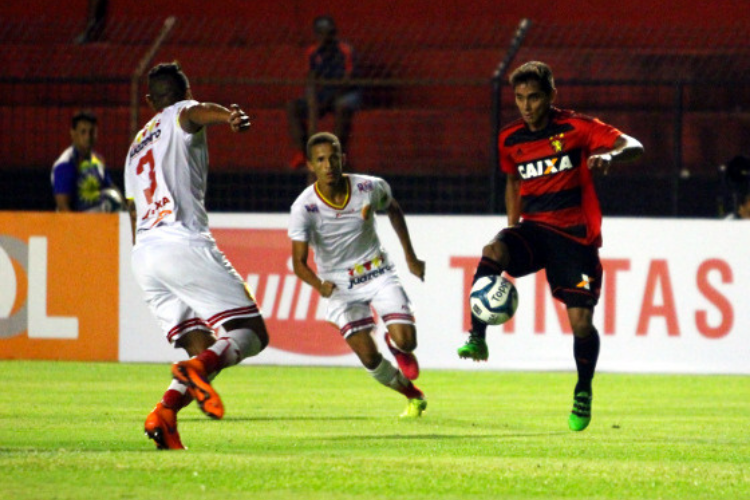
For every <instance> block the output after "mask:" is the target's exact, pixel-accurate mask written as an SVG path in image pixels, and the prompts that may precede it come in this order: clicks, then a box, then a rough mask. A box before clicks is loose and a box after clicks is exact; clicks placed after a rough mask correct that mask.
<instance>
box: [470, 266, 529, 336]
mask: <svg viewBox="0 0 750 500" xmlns="http://www.w3.org/2000/svg"><path fill="white" fill-rule="evenodd" d="M469 306H470V307H471V314H473V315H474V317H475V318H477V319H478V320H479V321H481V322H482V323H487V324H488V325H502V324H503V323H505V322H506V321H508V320H509V319H510V318H512V317H513V314H514V313H515V312H516V309H517V308H518V291H517V290H516V287H515V286H513V283H511V282H510V281H508V280H507V279H505V278H503V277H502V276H498V275H496V276H482V277H481V278H479V279H478V280H477V282H476V283H474V286H472V287H471V293H470V294H469Z"/></svg>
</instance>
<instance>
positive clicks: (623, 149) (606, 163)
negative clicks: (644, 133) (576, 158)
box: [587, 134, 644, 174]
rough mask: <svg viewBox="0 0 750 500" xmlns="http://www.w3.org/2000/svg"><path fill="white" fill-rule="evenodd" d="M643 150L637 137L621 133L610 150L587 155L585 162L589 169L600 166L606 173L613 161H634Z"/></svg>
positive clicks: (641, 154)
mask: <svg viewBox="0 0 750 500" xmlns="http://www.w3.org/2000/svg"><path fill="white" fill-rule="evenodd" d="M643 151H644V148H643V144H641V142H640V141H639V140H638V139H636V138H635V137H631V136H629V135H626V134H622V135H620V137H618V138H617V140H616V141H615V146H614V147H613V148H612V150H611V151H609V152H605V153H600V154H594V155H591V156H589V159H588V162H587V164H588V167H589V168H590V169H596V168H600V169H602V171H603V172H604V173H605V174H606V173H607V172H608V171H609V167H610V166H611V165H612V164H613V163H615V162H617V163H625V162H629V161H635V160H637V159H638V158H640V157H641V156H643Z"/></svg>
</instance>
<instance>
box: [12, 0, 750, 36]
mask: <svg viewBox="0 0 750 500" xmlns="http://www.w3.org/2000/svg"><path fill="white" fill-rule="evenodd" d="M87 10H88V0H69V1H67V2H51V1H49V0H31V1H25V2H9V3H8V5H4V6H3V17H16V18H18V17H36V18H38V17H46V18H49V19H78V18H80V19H81V22H82V23H83V22H84V20H85V17H86V12H87ZM324 13H330V14H333V15H334V16H336V18H337V19H339V20H340V22H341V23H342V25H343V24H345V23H346V22H349V21H352V22H354V21H357V22H359V21H361V20H363V19H365V20H371V21H372V22H389V21H390V20H392V19H394V18H397V19H399V20H412V21H413V22H415V23H423V22H430V21H431V20H435V19H439V20H444V19H452V20H454V21H455V22H456V24H460V22H461V21H465V20H468V19H474V18H487V17H491V16H494V17H497V18H498V19H512V20H516V19H521V18H524V17H527V18H530V19H532V20H536V21H540V20H543V21H547V22H558V23H570V22H589V21H591V22H602V23H608V24H607V26H605V28H606V29H611V27H612V25H615V26H616V25H623V24H638V25H641V26H652V27H654V28H656V29H658V28H664V27H666V28H668V27H670V26H671V25H676V24H678V25H693V26H701V27H705V26H711V25H726V24H727V23H733V24H734V23H736V24H742V23H746V22H748V21H750V9H747V5H746V2H744V1H742V0H714V1H711V2H709V1H698V2H691V3H690V5H689V6H687V5H686V4H685V3H683V2H676V1H674V0H672V1H668V2H651V1H648V0H623V1H620V2H591V1H588V0H572V1H569V2H557V3H555V4H554V5H553V6H552V5H551V4H550V3H549V2H544V1H539V0H537V1H528V0H506V1H504V2H496V1H493V0H477V1H473V2H466V1H462V0H441V1H440V2H433V1H428V0H416V1H410V2H395V1H393V0H371V1H368V2H348V1H346V0H323V1H318V2H305V1H302V0H286V1H280V2H270V1H261V2H257V1H253V2H250V1H247V0H224V1H222V2H215V3H213V4H210V3H206V2H203V1H200V0H182V1H180V2H173V3H171V4H170V5H169V6H165V4H164V3H163V2H141V3H139V4H137V7H136V6H134V4H133V3H132V2H128V1H125V0H109V1H108V15H109V16H110V17H166V16H168V15H176V16H178V17H183V18H201V19H205V18H207V17H214V18H245V19H248V20H253V19H263V20H264V22H274V20H276V21H278V22H279V23H282V24H284V25H295V24H296V25H298V26H299V27H300V30H301V33H307V32H308V31H309V26H310V21H311V19H312V18H313V17H315V16H317V15H320V14H324Z"/></svg>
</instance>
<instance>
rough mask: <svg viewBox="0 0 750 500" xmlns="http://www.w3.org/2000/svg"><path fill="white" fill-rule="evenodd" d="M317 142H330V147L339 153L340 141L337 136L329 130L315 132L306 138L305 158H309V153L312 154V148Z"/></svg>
mask: <svg viewBox="0 0 750 500" xmlns="http://www.w3.org/2000/svg"><path fill="white" fill-rule="evenodd" d="M318 144H330V145H331V147H333V149H334V150H335V151H336V152H337V153H338V154H341V153H342V151H341V141H339V138H338V137H336V136H335V135H333V134H332V133H330V132H318V133H317V134H315V135H313V136H311V137H310V138H309V139H308V140H307V148H306V153H307V159H308V160H310V159H312V158H311V154H312V148H313V147H314V146H317V145H318Z"/></svg>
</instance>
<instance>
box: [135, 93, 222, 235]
mask: <svg viewBox="0 0 750 500" xmlns="http://www.w3.org/2000/svg"><path fill="white" fill-rule="evenodd" d="M195 104H198V102H197V101H180V102H178V103H176V104H173V105H172V106H169V107H167V108H164V109H163V110H161V112H159V113H157V114H156V116H154V117H153V118H152V119H151V121H149V122H148V123H147V124H146V126H145V127H143V129H142V130H141V131H140V132H138V134H137V135H136V137H135V139H134V140H133V143H132V144H131V146H130V149H129V150H128V156H127V159H126V160H125V196H126V197H127V198H128V199H132V200H134V201H135V207H136V213H137V217H136V243H137V242H138V241H141V240H142V239H143V238H147V237H149V236H150V235H156V234H158V235H159V236H161V237H169V238H174V237H176V238H189V239H198V240H201V239H203V240H207V241H210V242H213V238H212V237H211V234H210V231H209V229H208V215H207V213H206V207H205V204H204V199H205V194H206V178H207V176H208V146H207V140H206V127H203V128H202V129H201V130H200V131H199V132H197V133H195V134H190V133H188V132H185V131H184V130H183V129H182V127H181V126H180V123H179V116H180V112H181V111H182V110H183V109H185V108H187V107H189V106H192V105H195ZM157 227H158V228H159V230H158V231H154V229H155V228H157Z"/></svg>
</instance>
